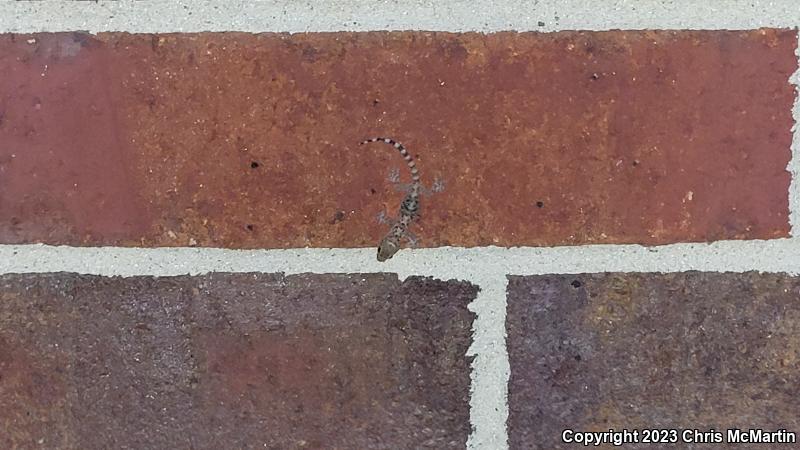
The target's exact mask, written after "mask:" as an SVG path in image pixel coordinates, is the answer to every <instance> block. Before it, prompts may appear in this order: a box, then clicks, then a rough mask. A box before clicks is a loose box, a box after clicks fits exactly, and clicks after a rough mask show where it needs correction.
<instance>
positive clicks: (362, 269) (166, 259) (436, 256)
mask: <svg viewBox="0 0 800 450" xmlns="http://www.w3.org/2000/svg"><path fill="white" fill-rule="evenodd" d="M689 270H698V271H713V272H746V271H751V270H752V271H759V272H785V273H789V274H797V273H800V239H798V238H787V239H773V240H752V241H717V242H713V243H679V244H669V245H662V246H655V247H645V246H641V245H614V244H604V245H581V246H567V247H515V248H501V247H472V248H459V247H438V248H424V249H406V250H403V251H401V252H399V253H398V254H397V255H396V256H395V257H394V258H393V259H391V260H389V261H388V262H385V263H379V262H377V261H376V260H375V249H373V248H334V249H326V248H303V249H260V250H236V249H220V248H198V247H156V248H131V247H68V246H50V245H42V244H30V245H0V273H44V272H75V273H82V274H96V275H108V276H113V275H120V276H138V275H152V276H172V275H183V274H202V273H208V272H283V273H286V274H296V273H320V274H322V273H379V272H388V273H397V274H398V275H399V276H400V277H401V278H405V277H407V276H411V275H422V276H432V277H435V278H439V279H465V280H474V281H478V280H485V279H491V278H493V277H496V276H503V275H536V274H549V273H591V272H683V271H689Z"/></svg>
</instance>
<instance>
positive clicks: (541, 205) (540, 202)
mask: <svg viewBox="0 0 800 450" xmlns="http://www.w3.org/2000/svg"><path fill="white" fill-rule="evenodd" d="M536 207H537V208H544V202H543V201H538V202H536Z"/></svg>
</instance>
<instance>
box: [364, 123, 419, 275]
mask: <svg viewBox="0 0 800 450" xmlns="http://www.w3.org/2000/svg"><path fill="white" fill-rule="evenodd" d="M370 142H384V143H386V144H389V145H391V146H393V147H394V148H395V149H397V151H399V152H400V155H401V156H402V157H403V159H405V161H406V165H407V166H408V168H409V169H410V170H411V184H410V185H409V186H407V187H406V188H405V189H404V190H405V191H406V196H405V197H404V198H403V202H402V203H400V211H399V213H398V217H397V219H395V220H390V221H388V222H389V223H390V224H391V225H392V227H391V228H390V229H389V232H388V233H387V234H386V236H384V238H383V239H382V240H381V242H380V244H378V261H386V260H387V259H389V258H391V257H392V256H394V254H395V253H397V251H398V250H400V242H401V241H402V240H403V239H404V238H405V239H408V240H409V241H411V242H412V243H415V242H416V238H415V237H414V235H413V234H412V233H411V232H410V231H409V229H408V227H409V225H411V222H413V221H414V220H415V219H416V218H417V217H418V216H419V195H420V193H421V192H422V184H421V183H420V181H419V170H417V164H416V163H415V162H414V158H412V157H411V155H410V154H409V153H408V151H407V150H406V149H405V147H403V145H402V144H400V143H399V142H396V141H394V140H392V139H389V138H381V137H376V138H372V139H367V140H365V141H362V142H361V144H362V145H363V144H368V143H370Z"/></svg>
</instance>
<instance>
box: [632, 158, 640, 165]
mask: <svg viewBox="0 0 800 450" xmlns="http://www.w3.org/2000/svg"><path fill="white" fill-rule="evenodd" d="M638 165H639V160H638V159H634V160H633V166H634V167H636V166H638Z"/></svg>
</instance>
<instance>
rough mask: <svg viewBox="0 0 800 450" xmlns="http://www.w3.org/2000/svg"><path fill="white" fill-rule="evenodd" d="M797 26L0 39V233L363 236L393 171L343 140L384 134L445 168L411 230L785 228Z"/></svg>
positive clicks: (167, 238) (227, 238)
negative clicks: (440, 189) (441, 187)
mask: <svg viewBox="0 0 800 450" xmlns="http://www.w3.org/2000/svg"><path fill="white" fill-rule="evenodd" d="M796 43H797V37H796V32H795V31H789V30H772V29H765V30H754V31H612V32H560V33H551V34H541V33H498V34H490V35H483V34H477V33H466V34H449V33H424V32H402V33H384V32H380V33H360V34H353V33H316V34H296V35H281V34H259V35H252V34H243V33H200V34H168V35H129V34H123V33H110V34H100V35H97V36H92V35H86V34H71V33H65V34H40V35H10V34H7V35H2V36H1V37H0V71H2V73H3V74H4V76H3V77H2V78H0V113H1V114H2V123H0V142H2V145H0V175H1V176H0V242H6V243H24V242H47V243H52V244H73V245H101V244H114V245H130V246H135V245H147V246H172V245H195V244H196V245H200V246H217V247H235V248H242V247H244V248H251V247H270V248H276V247H280V248H284V247H302V246H312V247H353V246H371V245H374V243H375V242H376V241H377V240H378V239H379V238H380V236H381V235H382V233H383V232H384V231H385V230H384V227H383V226H381V225H378V224H376V223H375V222H374V219H373V217H374V216H375V214H376V213H377V212H379V211H380V210H381V209H382V208H384V207H386V208H388V209H389V210H390V212H394V211H395V210H396V208H397V204H398V201H399V197H398V194H396V193H393V192H392V190H391V188H390V187H389V185H388V183H387V182H386V181H385V179H384V175H385V174H386V172H387V171H388V170H389V168H391V167H399V166H401V164H400V163H401V160H400V158H399V156H398V155H396V154H393V153H392V151H391V149H390V148H388V147H384V146H380V145H377V144H375V145H371V146H367V147H359V146H358V145H357V142H359V141H360V140H361V139H364V138H366V137H370V136H375V135H388V136H391V137H394V138H396V139H398V140H400V141H402V142H404V143H405V144H406V145H407V146H408V147H409V149H410V150H411V152H412V154H414V155H418V156H419V166H420V168H421V171H422V175H423V179H424V181H426V182H430V181H431V180H432V178H433V177H435V176H440V177H442V178H443V179H444V181H445V182H446V183H447V190H446V191H445V192H444V193H441V194H438V195H436V196H433V197H431V198H426V199H424V203H423V217H422V221H421V222H420V224H419V226H418V230H417V231H418V234H419V235H420V237H421V238H422V239H423V245H424V246H439V245H459V246H475V245H487V244H496V245H503V246H514V245H555V244H581V243H592V242H606V243H633V242H636V243H645V244H661V243H668V242H676V241H710V240H717V239H756V238H759V239H760V238H774V237H784V236H787V235H788V231H789V225H788V220H787V214H788V194H787V190H788V184H789V174H788V172H787V171H786V170H785V168H786V164H787V162H788V160H789V157H790V151H789V146H790V141H791V132H790V128H791V126H792V117H791V106H792V102H793V100H794V95H795V94H794V89H793V87H792V86H791V85H790V84H789V81H788V79H789V76H790V74H791V73H792V72H794V71H795V70H796V69H797V59H796V56H795V54H794V50H795V47H796ZM253 163H256V164H253ZM256 165H257V167H256ZM403 175H404V176H406V174H405V173H404V174H403Z"/></svg>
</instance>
